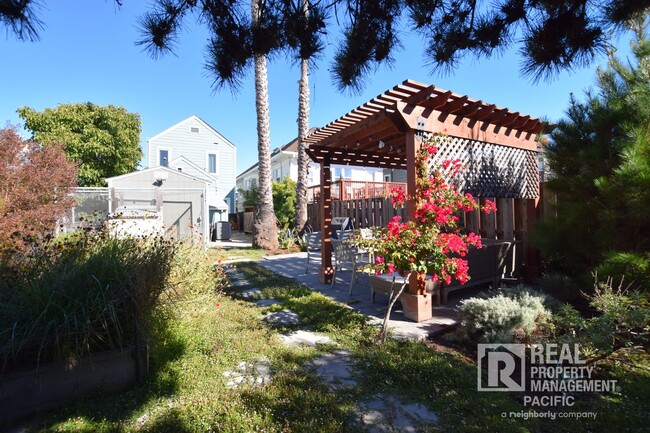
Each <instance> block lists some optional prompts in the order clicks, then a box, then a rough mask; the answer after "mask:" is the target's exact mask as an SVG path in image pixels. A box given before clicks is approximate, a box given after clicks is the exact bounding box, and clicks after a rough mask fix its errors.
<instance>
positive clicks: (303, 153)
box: [294, 0, 309, 232]
mask: <svg viewBox="0 0 650 433" xmlns="http://www.w3.org/2000/svg"><path fill="white" fill-rule="evenodd" d="M304 4H308V2H307V0H305V2H304ZM298 87H299V94H298V182H297V184H296V218H295V223H294V224H295V229H296V231H297V232H301V231H302V230H303V229H304V227H305V224H306V223H307V176H308V172H309V156H308V155H307V149H306V147H307V145H306V144H305V141H304V139H305V137H306V136H307V133H308V132H309V59H302V60H301V61H300V82H299V85H298Z"/></svg>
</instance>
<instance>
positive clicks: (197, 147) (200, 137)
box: [149, 116, 236, 212]
mask: <svg viewBox="0 0 650 433" xmlns="http://www.w3.org/2000/svg"><path fill="white" fill-rule="evenodd" d="M197 129H198V132H196V131H197ZM160 149H167V150H169V153H170V156H169V158H170V160H173V159H174V158H177V157H178V156H181V155H182V156H184V157H185V158H187V159H188V160H190V161H192V163H194V164H196V165H197V166H199V167H200V168H202V169H203V170H205V171H206V172H207V171H208V154H209V153H215V154H216V155H217V172H216V173H215V174H216V175H217V176H218V178H219V181H218V185H217V188H218V195H219V197H221V198H223V199H224V200H225V198H226V197H227V196H229V195H230V196H231V200H230V207H231V208H230V212H234V211H235V209H234V203H235V200H234V193H233V190H234V188H235V169H236V168H235V167H236V148H235V146H234V145H232V143H230V142H229V141H228V140H227V139H226V138H225V137H223V136H222V135H220V134H219V133H217V132H216V131H214V130H213V129H212V128H210V127H208V126H207V125H206V124H204V123H203V122H202V121H201V120H199V119H198V118H197V117H195V116H192V117H190V118H188V119H186V120H184V121H182V122H180V123H179V124H177V125H175V126H173V127H171V128H169V129H168V130H166V131H164V132H162V133H160V134H158V135H157V136H155V137H153V138H151V139H150V140H149V167H156V166H158V165H160V164H159V162H160V161H159V160H158V155H159V150H160ZM196 171H197V170H195V169H192V168H190V167H183V172H184V173H187V174H190V175H192V176H197V177H201V178H202V177H204V174H201V173H198V172H196Z"/></svg>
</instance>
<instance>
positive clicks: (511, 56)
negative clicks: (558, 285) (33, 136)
mask: <svg viewBox="0 0 650 433" xmlns="http://www.w3.org/2000/svg"><path fill="white" fill-rule="evenodd" d="M43 3H44V6H43V7H42V8H41V10H40V12H39V16H40V18H41V20H42V21H43V22H44V24H45V28H44V29H43V30H42V31H41V33H40V34H41V38H40V40H39V41H37V42H33V43H32V42H20V41H17V40H16V38H15V37H13V36H12V35H10V34H6V32H5V29H2V32H0V53H1V54H2V58H3V62H2V63H3V65H2V67H0V82H2V83H3V86H2V91H1V96H0V123H1V124H2V125H3V126H4V124H5V123H6V122H11V123H13V124H19V123H20V119H19V118H18V116H17V114H16V109H17V108H19V107H21V106H29V107H32V108H34V109H36V110H39V111H40V110H43V109H45V108H48V107H55V106H56V105H57V104H60V103H75V102H87V101H90V102H93V103H95V104H98V105H108V104H113V105H119V106H123V107H125V108H126V109H127V110H128V111H130V112H135V113H139V114H140V115H141V118H142V135H141V145H142V147H143V149H144V151H145V152H146V143H147V138H149V137H152V136H154V135H156V134H157V133H159V132H161V131H163V130H165V129H166V128H168V127H170V126H172V125H174V124H175V123H177V122H180V121H181V120H184V119H185V118H187V117H189V116H191V115H192V114H195V115H197V116H199V117H201V118H202V119H204V120H205V121H206V122H208V123H209V124H210V125H211V126H212V127H214V128H215V129H216V130H218V131H219V132H220V133H221V134H223V135H224V136H225V137H227V138H228V139H229V140H230V141H232V142H233V143H234V144H235V145H236V146H237V173H240V172H242V171H243V170H245V169H246V168H248V167H249V166H250V165H252V164H253V163H255V162H256V161H257V134H256V119H255V106H254V104H255V99H254V88H253V74H252V71H251V72H249V74H248V75H247V76H246V77H245V80H244V81H243V84H242V86H241V88H240V90H239V91H238V92H237V93H232V92H231V90H230V89H228V88H225V89H222V90H221V91H219V92H217V93H214V92H213V90H212V88H211V83H212V79H211V78H210V77H209V76H208V75H207V74H206V72H205V70H204V67H203V65H204V56H203V54H204V47H205V42H206V41H207V38H208V35H207V33H206V32H205V31H204V30H203V28H202V27H201V26H200V25H198V24H197V23H196V22H195V21H194V20H193V19H191V20H188V21H187V23H186V24H187V25H186V28H185V30H184V32H183V33H182V35H181V37H180V39H179V41H178V44H177V48H176V50H175V53H174V54H170V55H166V56H164V57H162V58H159V59H156V60H154V59H151V58H150V57H149V55H148V54H147V53H145V52H144V51H143V50H142V48H141V47H138V46H136V45H135V43H134V41H135V40H137V39H138V38H139V35H138V30H137V17H138V16H140V15H142V13H144V12H145V10H146V7H147V4H148V3H149V2H141V1H126V2H124V6H123V7H122V8H121V9H119V10H118V9H117V8H116V7H115V5H114V3H113V1H112V0H104V1H102V0H66V1H65V2H55V1H52V0H50V1H44V2H43ZM406 30H407V29H404V32H405V36H406V33H407V31H406ZM3 33H4V34H3ZM338 37H339V35H338V34H336V33H334V32H332V33H331V34H330V35H328V36H327V41H328V43H329V45H330V48H329V49H328V50H327V51H328V52H326V53H325V54H324V56H323V57H322V58H321V59H320V60H319V61H318V64H317V70H315V71H313V72H312V74H311V77H310V87H311V100H312V104H311V116H310V124H311V125H312V126H323V125H325V124H327V123H329V122H331V121H332V120H334V119H336V118H338V117H340V116H341V115H343V114H345V113H347V112H348V111H350V110H351V109H353V108H355V107H356V106H358V105H361V104H363V103H364V102H366V101H368V100H369V99H371V98H373V97H374V96H376V95H378V94H380V93H382V92H384V91H385V90H387V89H389V88H391V87H393V86H394V85H396V84H399V83H401V82H402V81H403V80H405V79H407V78H408V79H413V80H416V81H420V82H424V83H427V84H435V85H436V87H439V88H443V89H446V90H452V91H454V92H455V93H460V94H466V95H469V96H470V97H471V98H474V99H480V100H483V101H485V102H488V103H490V104H497V105H498V106H501V107H507V108H509V109H511V110H513V111H519V112H521V113H524V114H528V115H531V116H533V117H545V118H547V119H549V120H551V121H557V120H559V119H560V118H561V117H562V116H563V113H564V111H565V109H566V108H567V106H568V101H569V95H570V93H571V92H573V93H574V94H575V95H576V96H577V97H579V98H582V96H583V94H584V90H585V89H587V88H588V87H590V86H593V84H594V82H595V70H596V66H597V65H598V64H605V58H604V57H601V58H599V59H598V62H597V63H596V64H594V65H593V66H592V67H590V68H588V69H581V70H576V71H573V72H571V73H566V72H565V73H562V74H561V75H559V76H558V77H557V78H556V79H555V80H553V81H552V82H549V83H546V82H542V83H537V84H532V83H531V81H530V80H529V79H527V78H524V77H521V76H520V74H519V62H520V59H519V58H518V56H517V55H516V50H517V49H518V47H513V48H511V49H510V51H509V52H506V53H504V54H503V55H502V56H500V57H494V58H492V59H481V60H474V59H471V58H469V59H467V60H465V61H463V62H462V63H461V65H460V67H459V68H458V69H457V70H456V71H455V72H454V73H452V74H450V75H448V76H440V75H434V74H432V73H431V70H430V68H429V67H428V66H427V65H426V62H425V60H424V57H423V55H422V50H423V44H422V41H421V40H420V39H419V38H418V37H417V36H410V37H408V38H405V39H404V47H403V49H402V50H401V51H399V52H398V53H397V54H396V56H395V60H396V61H395V63H394V65H393V66H392V67H391V68H389V67H385V66H382V67H380V68H379V69H378V70H377V71H375V72H374V73H373V74H371V75H370V76H369V77H368V78H367V79H366V86H365V90H364V91H363V93H362V94H360V95H350V94H342V93H339V92H338V91H337V90H336V88H335V87H334V86H333V85H332V80H331V76H330V73H329V71H328V69H329V62H330V59H331V52H332V49H331V47H332V46H333V45H334V43H335V42H336V41H337V40H338ZM628 40H629V37H626V36H622V37H620V38H619V39H618V42H619V43H618V45H620V46H621V48H622V50H621V52H629V49H627V46H628V45H629V44H628ZM298 79H299V67H298V65H297V64H293V63H292V62H291V61H288V60H285V59H284V58H281V57H277V58H275V59H272V60H271V61H270V63H269V94H270V113H271V114H270V117H271V147H272V148H275V147H279V146H281V145H283V144H285V143H287V142H289V141H290V140H292V139H293V138H294V137H295V136H296V135H297V123H296V118H297V106H298V102H297V101H298Z"/></svg>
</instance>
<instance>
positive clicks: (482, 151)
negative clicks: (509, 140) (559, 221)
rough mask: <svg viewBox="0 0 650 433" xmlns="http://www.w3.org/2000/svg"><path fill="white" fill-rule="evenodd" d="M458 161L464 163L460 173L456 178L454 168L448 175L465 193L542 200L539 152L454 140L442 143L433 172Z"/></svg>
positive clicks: (473, 141) (439, 146)
mask: <svg viewBox="0 0 650 433" xmlns="http://www.w3.org/2000/svg"><path fill="white" fill-rule="evenodd" d="M455 159H460V161H461V165H462V167H463V168H462V169H461V171H460V173H459V174H458V175H457V176H455V177H453V176H452V174H451V170H452V167H449V168H448V169H447V170H444V171H445V174H446V178H447V181H448V182H452V183H453V184H455V185H458V187H459V188H460V190H461V191H463V192H469V193H470V194H472V195H473V196H475V197H502V198H525V199H533V198H537V197H538V196H539V169H538V164H537V152H535V151H531V150H525V149H518V148H514V147H508V146H501V145H498V144H492V143H486V142H483V141H476V140H468V139H464V138H457V137H451V139H444V140H442V141H440V142H439V144H438V153H437V154H436V155H435V157H434V158H433V161H432V166H431V169H433V166H440V164H442V163H443V161H445V160H455Z"/></svg>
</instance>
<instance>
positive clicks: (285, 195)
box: [273, 177, 296, 227]
mask: <svg viewBox="0 0 650 433" xmlns="http://www.w3.org/2000/svg"><path fill="white" fill-rule="evenodd" d="M295 205H296V182H295V181H293V180H291V178H289V177H285V178H284V179H282V180H280V181H274V182H273V208H274V209H275V216H276V218H277V219H278V223H279V224H280V227H288V226H292V225H293V220H294V217H295Z"/></svg>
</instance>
